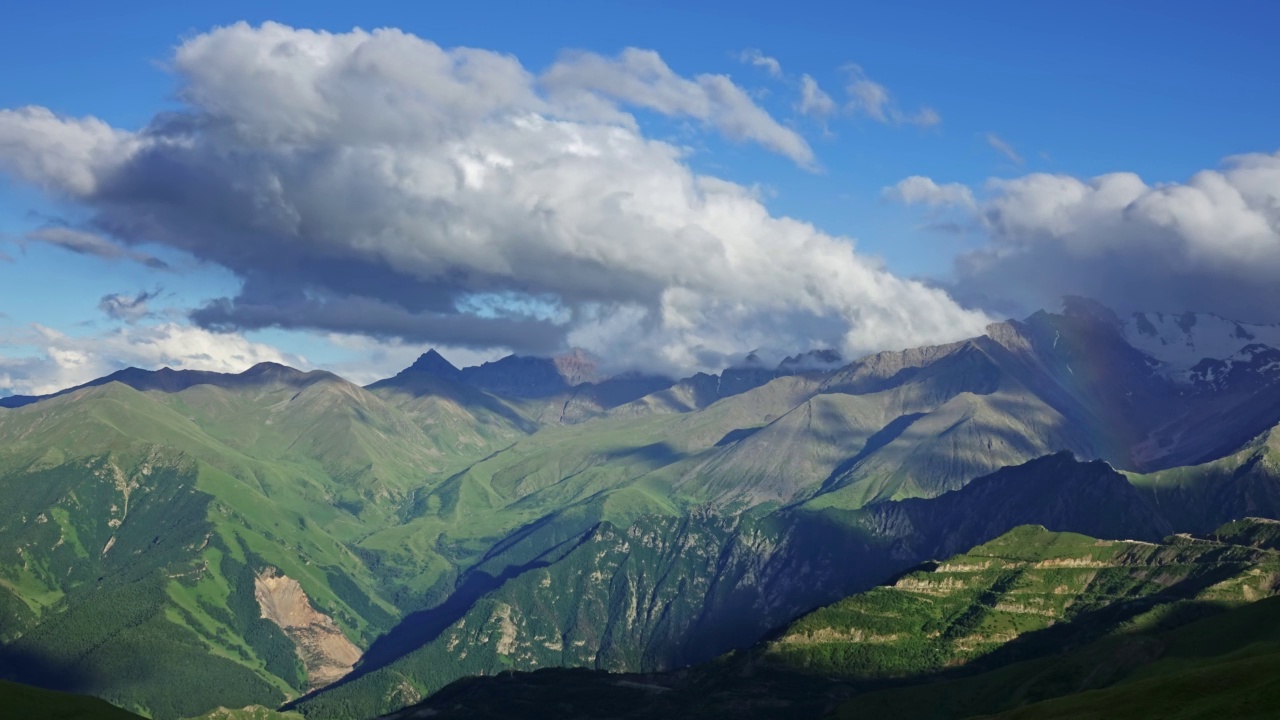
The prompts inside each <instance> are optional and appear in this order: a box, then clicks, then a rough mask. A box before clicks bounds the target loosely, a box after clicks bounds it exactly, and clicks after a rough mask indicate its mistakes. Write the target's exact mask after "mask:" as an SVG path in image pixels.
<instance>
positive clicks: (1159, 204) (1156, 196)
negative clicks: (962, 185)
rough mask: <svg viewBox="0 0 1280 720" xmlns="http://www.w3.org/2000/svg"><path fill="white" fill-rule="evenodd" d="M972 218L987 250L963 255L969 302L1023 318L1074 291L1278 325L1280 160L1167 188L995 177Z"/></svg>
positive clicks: (1233, 166)
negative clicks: (1015, 311) (1027, 312)
mask: <svg viewBox="0 0 1280 720" xmlns="http://www.w3.org/2000/svg"><path fill="white" fill-rule="evenodd" d="M930 182H932V181H930ZM941 187H947V186H941ZM955 194H956V195H958V194H959V191H956V193H955ZM972 219H973V220H974V221H975V222H976V224H977V225H978V226H979V227H980V228H981V229H982V230H983V231H984V232H985V233H986V234H987V237H988V242H987V244H986V245H985V246H984V247H982V248H981V249H979V250H977V251H975V252H972V253H968V254H966V255H963V256H961V258H960V259H959V260H958V261H957V265H956V279H955V284H954V286H953V287H952V290H953V291H954V292H955V293H957V294H958V295H959V296H960V297H962V298H965V299H967V300H969V301H970V302H975V303H977V302H981V303H984V304H986V306H987V307H992V308H994V307H998V306H999V307H1008V308H1019V309H1021V310H1026V309H1034V308H1037V307H1045V306H1050V305H1052V304H1053V303H1055V302H1056V301H1057V298H1058V297H1060V296H1062V295H1066V294H1081V295H1088V296H1091V297H1094V298H1097V299H1098V300H1101V301H1103V302H1105V303H1107V304H1108V305H1111V306H1112V307H1114V308H1115V309H1117V310H1120V311H1122V312H1128V311H1135V310H1150V311H1165V312H1181V311H1188V310H1197V311H1209V312H1216V313H1218V314H1220V315H1223V316H1225V317H1229V318H1233V319H1237V320H1246V321H1258V322H1280V283H1277V282H1276V281H1275V278H1276V277H1277V276H1280V153H1276V154H1265V153H1253V154H1247V155H1238V156H1234V157H1230V158H1227V159H1226V160H1225V161H1224V162H1223V163H1222V165H1221V166H1220V167H1219V168H1217V169H1213V170H1204V171H1201V172H1198V173H1196V174H1195V175H1193V176H1192V177H1191V178H1190V179H1188V180H1187V181H1186V182H1182V183H1169V184H1163V185H1150V184H1148V183H1146V182H1144V181H1143V180H1142V178H1140V177H1139V176H1137V175H1135V174H1133V173H1112V174H1108V175H1101V176H1098V177H1094V178H1091V179H1087V180H1082V179H1079V178H1075V177H1071V176H1068V175H1050V174H1046V173H1033V174H1029V175H1025V176H1022V177H1018V178H1013V179H1008V180H991V181H989V182H988V183H987V185H986V188H985V190H984V193H983V197H982V198H980V199H979V200H977V201H976V204H975V206H974V208H973V210H972Z"/></svg>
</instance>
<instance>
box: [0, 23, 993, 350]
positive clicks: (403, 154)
mask: <svg viewBox="0 0 1280 720" xmlns="http://www.w3.org/2000/svg"><path fill="white" fill-rule="evenodd" d="M171 67H172V69H173V72H174V73H175V75H176V77H177V80H178V82H179V91H178V97H179V98H180V100H181V102H182V106H181V108H179V110H178V111H176V112H168V113H163V114H160V115H157V116H156V118H155V119H154V120H153V121H152V123H151V124H150V125H149V126H148V127H147V128H145V129H143V130H142V131H139V132H128V131H123V130H119V129H115V128H111V127H108V126H106V125H105V124H104V123H102V122H100V121H98V120H95V119H93V118H84V119H76V118H65V117H61V116H57V115H55V114H53V113H51V112H49V111H47V110H43V109H24V110H16V111H14V110H9V111H0V169H5V170H8V171H9V172H10V173H12V174H15V175H17V176H19V177H22V178H24V179H26V180H28V181H30V182H33V183H37V184H40V185H42V186H44V187H47V188H49V189H50V190H51V191H52V192H56V193H59V194H62V195H64V196H66V197H68V198H70V199H72V200H73V201H75V202H78V203H80V204H81V205H82V206H83V207H84V208H85V209H87V210H88V211H89V212H90V213H91V214H92V220H91V222H90V223H89V226H90V227H91V228H92V229H93V231H94V232H95V233H103V234H106V235H108V236H110V237H111V238H113V240H114V241H118V242H123V243H124V244H125V245H126V246H131V247H136V246H139V245H144V244H159V245H166V246H169V247H172V248H176V249H178V250H181V251H185V252H187V253H190V254H191V255H193V256H195V257H196V258H199V259H201V260H203V261H207V262H212V263H216V264H218V265H221V266H223V267H225V268H227V269H229V270H231V271H232V272H234V273H236V274H237V275H238V276H239V277H240V278H241V279H242V280H243V288H242V289H241V291H240V292H239V294H238V295H237V296H235V297H230V298H221V299H218V300H215V301H213V302H211V303H209V304H208V305H206V306H203V307H201V308H199V309H198V310H196V311H195V312H194V313H193V318H194V319H195V320H196V321H197V322H198V323H200V324H201V325H202V326H203V327H206V328H211V329H218V330H236V331H240V330H245V329H253V328H264V327H284V328H301V329H313V330H320V331H325V332H333V333H342V334H361V335H367V336H372V337H378V338H399V339H401V340H402V341H404V342H406V343H425V342H431V343H439V344H444V345H451V346H455V347H467V348H473V349H476V350H477V351H482V350H485V349H487V348H495V347H506V348H511V349H513V350H515V351H517V352H552V351H556V350H560V349H563V348H564V347H567V346H568V345H569V344H574V345H579V346H582V347H584V348H585V349H587V350H589V351H591V352H593V353H595V354H596V355H599V356H601V357H602V358H604V359H605V360H606V362H611V363H613V364H615V365H619V366H622V365H630V366H637V367H642V368H645V369H650V370H663V371H668V372H688V371H691V370H696V369H718V367H719V366H720V365H721V364H722V363H723V362H724V359H725V358H727V357H731V356H734V355H736V354H739V353H741V352H743V351H744V350H748V349H751V348H755V347H764V346H772V347H780V348H786V349H789V348H797V347H808V346H810V344H811V343H813V342H814V341H815V340H817V341H820V342H828V343H833V344H835V345H836V346H838V347H839V348H840V349H841V350H842V351H844V353H845V354H846V356H851V355H856V354H858V353H861V352H865V351H870V350H875V349H881V348H889V347H906V346H912V345H919V344H922V343H927V342H936V341H943V340H951V339H956V338H960V337H964V336H968V335H973V334H976V333H979V332H981V330H982V328H983V326H984V324H985V323H986V322H987V319H988V318H987V317H986V316H985V315H984V314H983V313H980V312H975V311H971V310H968V309H965V308H964V307H961V306H960V305H958V304H957V303H956V302H955V301H953V300H952V298H951V297H949V296H948V295H947V294H946V292H944V291H942V290H939V289H937V288H933V287H929V286H927V285H925V284H923V283H920V282H916V281H913V280H908V279H904V278H900V277H897V276H895V275H893V274H891V273H889V272H888V271H886V270H885V269H884V268H883V267H882V266H881V265H880V263H879V262H878V261H877V260H875V259H872V258H867V257H864V256H862V255H859V254H858V253H856V252H855V250H854V247H853V243H852V241H851V240H849V239H847V238H841V237H835V236H832V235H829V234H826V233H824V232H822V231H820V230H819V229H817V228H815V227H814V226H812V225H810V224H808V223H805V222H802V221H799V220H795V219H791V218H786V217H777V216H774V215H772V214H770V212H769V211H768V209H766V208H765V207H764V205H762V204H761V202H760V201H759V200H758V198H757V197H756V193H755V192H754V191H753V190H752V189H751V188H748V187H744V186H741V185H738V184H734V183H730V182H726V181H723V180H720V179H717V178H714V177H710V176H706V175H701V174H698V173H696V172H694V171H693V170H691V169H690V167H689V166H688V164H687V163H686V162H685V158H684V153H685V151H684V150H683V149H681V148H678V147H676V146H673V145H671V144H669V143H665V142H661V141H657V140H653V139H651V138H649V137H646V136H645V135H644V134H643V132H642V131H641V129H640V127H639V123H638V121H637V120H636V119H635V118H634V117H633V116H631V115H630V114H629V113H628V108H643V109H646V110H650V111H653V112H658V113H662V114H665V115H670V116H673V117H685V118H691V119H694V120H698V121H701V122H703V123H705V124H706V125H707V126H708V127H710V128H714V129H716V130H718V131H719V132H721V133H724V134H725V135H727V136H729V137H730V138H735V139H740V140H744V141H751V142H756V143H759V144H761V145H763V146H765V147H767V148H770V149H772V150H774V151H776V152H779V153H782V154H783V155H786V156H788V157H791V158H793V159H795V160H796V161H797V162H799V163H801V164H808V163H809V162H810V161H811V160H812V153H811V151H810V149H809V147H808V145H807V144H806V143H805V142H804V140H803V138H801V137H800V136H799V135H798V134H796V133H795V132H794V131H792V130H790V129H787V128H785V127H783V126H781V125H780V124H778V123H777V122H776V121H774V120H773V119H772V118H771V117H770V116H769V115H768V114H767V113H766V112H765V111H764V110H763V109H761V108H759V107H758V106H756V105H755V104H754V103H753V102H752V101H751V99H750V98H749V97H748V96H747V95H746V93H745V92H744V91H742V90H741V89H740V88H738V87H737V86H736V85H734V84H733V83H732V82H731V81H730V80H729V79H728V78H727V77H724V76H718V75H698V76H695V77H693V78H687V77H683V76H680V75H678V74H677V73H675V72H674V71H672V70H671V68H669V67H668V66H667V65H666V64H665V62H663V60H662V59H661V58H660V57H659V56H658V55H657V54H656V53H653V52H650V51H643V50H627V51H624V52H623V53H622V54H620V55H619V56H617V57H603V56H598V55H592V54H589V53H576V54H568V55H565V56H563V57H562V58H561V59H560V60H559V61H557V62H556V63H555V64H554V65H553V66H552V67H551V68H550V69H548V70H547V71H546V72H544V73H541V74H534V73H531V72H529V71H528V70H526V69H525V68H524V67H523V66H522V65H521V64H520V62H519V61H518V60H516V59H515V58H514V57H511V56H510V55H505V54H500V53H495V52H490V51H486V50H477V49H468V48H455V49H445V48H441V47H439V46H437V45H435V44H433V43H431V42H429V41H427V40H423V39H421V38H417V37H414V36H412V35H408V34H405V33H402V32H399V31H396V30H378V31H375V32H364V31H359V30H356V31H352V32H350V33H326V32H314V31H309V30H299V29H294V28H290V27H286V26H283V25H278V24H273V23H267V24H264V25H262V26H260V27H252V26H249V25H245V24H238V25H233V26H230V27H225V28H220V29H217V30H214V31H212V32H209V33H205V34H202V35H197V36H194V37H191V38H189V39H187V40H186V41H185V42H184V43H183V44H182V45H181V46H180V47H179V48H178V49H177V51H176V53H175V56H174V58H173V61H172V63H171ZM67 138H72V139H73V141H72V142H69V141H67ZM210 337H214V336H210ZM216 337H224V336H222V335H217V336H216Z"/></svg>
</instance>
